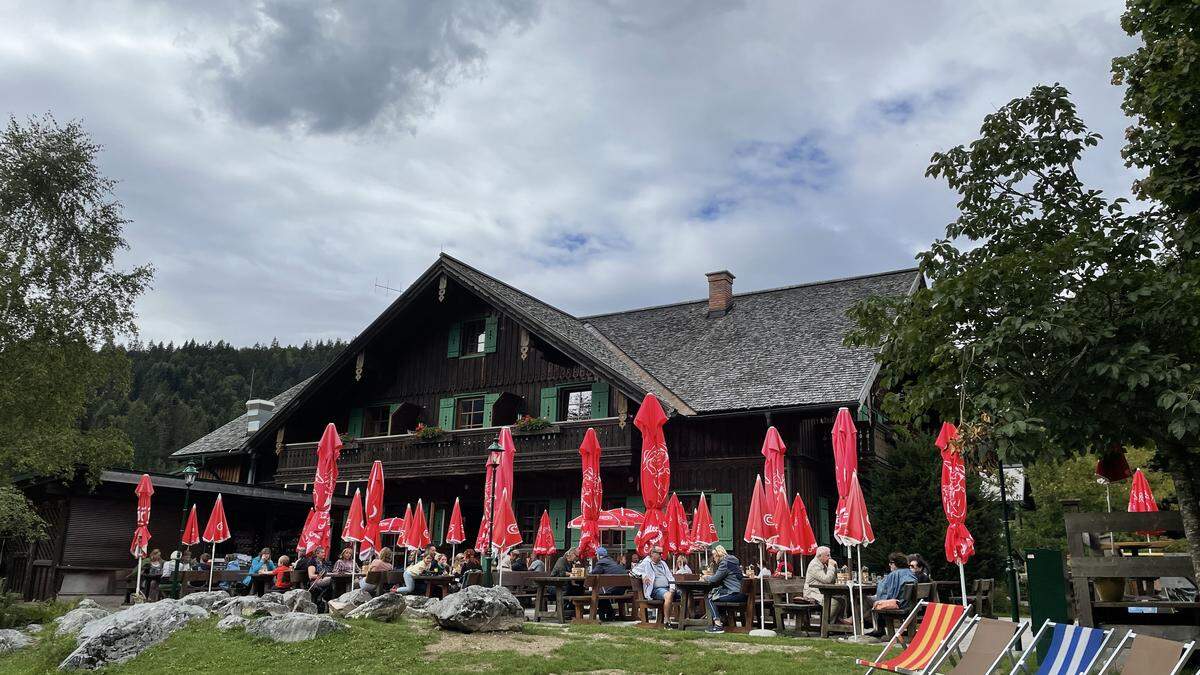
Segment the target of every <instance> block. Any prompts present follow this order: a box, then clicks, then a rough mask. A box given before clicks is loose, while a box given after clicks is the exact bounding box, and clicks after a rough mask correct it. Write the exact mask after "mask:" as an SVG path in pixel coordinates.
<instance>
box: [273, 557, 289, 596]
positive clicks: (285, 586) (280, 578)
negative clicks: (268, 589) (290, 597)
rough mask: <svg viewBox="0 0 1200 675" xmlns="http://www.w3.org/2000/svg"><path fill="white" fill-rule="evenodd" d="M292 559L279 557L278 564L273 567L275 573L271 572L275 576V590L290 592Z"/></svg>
mask: <svg viewBox="0 0 1200 675" xmlns="http://www.w3.org/2000/svg"><path fill="white" fill-rule="evenodd" d="M291 563H292V559H291V558H289V557H287V556H286V555H281V556H279V562H278V563H276V565H275V571H274V572H272V573H271V574H273V575H274V576H275V590H277V591H281V592H282V591H290V590H292V564H291Z"/></svg>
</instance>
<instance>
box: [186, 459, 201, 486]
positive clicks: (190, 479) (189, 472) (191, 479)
mask: <svg viewBox="0 0 1200 675" xmlns="http://www.w3.org/2000/svg"><path fill="white" fill-rule="evenodd" d="M198 473H200V470H199V469H197V468H196V464H195V463H194V462H188V465H187V466H186V467H184V469H183V484H184V485H186V486H188V487H192V485H194V484H195V483H196V474H198Z"/></svg>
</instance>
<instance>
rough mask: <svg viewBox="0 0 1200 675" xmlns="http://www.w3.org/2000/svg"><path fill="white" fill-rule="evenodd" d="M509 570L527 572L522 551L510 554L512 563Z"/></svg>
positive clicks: (527, 567) (526, 564)
mask: <svg viewBox="0 0 1200 675" xmlns="http://www.w3.org/2000/svg"><path fill="white" fill-rule="evenodd" d="M509 569H510V570H512V571H514V572H528V571H529V564H528V563H526V562H525V553H524V552H523V551H513V552H512V562H511V564H510V565H509Z"/></svg>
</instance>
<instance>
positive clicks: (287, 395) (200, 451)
mask: <svg viewBox="0 0 1200 675" xmlns="http://www.w3.org/2000/svg"><path fill="white" fill-rule="evenodd" d="M309 380H312V378H311V377H310V378H308V379H307V380H304V381H303V382H299V383H297V384H294V385H292V386H291V387H289V388H288V389H286V390H285V391H283V392H281V393H279V394H276V395H275V396H274V397H272V398H270V399H268V400H270V401H271V402H273V403H274V404H275V409H276V410H278V409H279V408H281V407H283V405H284V404H285V403H287V402H288V401H290V400H292V397H293V396H295V395H296V394H297V393H299V392H300V390H301V389H303V388H304V385H306V384H308V383H309ZM246 422H247V419H246V413H242V414H241V415H239V416H237V417H235V418H233V419H232V420H229V421H228V422H226V423H225V424H222V425H221V426H219V427H217V428H216V429H214V430H213V431H210V432H209V433H207V434H205V435H204V436H202V437H200V438H198V439H196V440H194V441H192V442H191V443H189V444H187V445H185V446H183V447H182V448H180V449H178V450H176V451H175V452H173V453H171V456H172V457H186V456H197V455H217V454H221V453H230V452H237V451H239V450H241V449H242V445H243V444H245V442H246V439H247V438H250V432H249V431H247V427H246Z"/></svg>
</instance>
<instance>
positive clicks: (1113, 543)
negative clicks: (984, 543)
mask: <svg viewBox="0 0 1200 675" xmlns="http://www.w3.org/2000/svg"><path fill="white" fill-rule="evenodd" d="M1104 501H1105V502H1108V512H1109V513H1112V487H1111V485H1110V483H1109V482H1108V481H1104ZM1146 541H1149V539H1147V540H1146ZM1108 546H1109V550H1111V551H1112V554H1113V555H1116V554H1117V535H1116V534H1114V533H1112V532H1109V533H1108ZM964 595H965V594H964Z"/></svg>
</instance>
